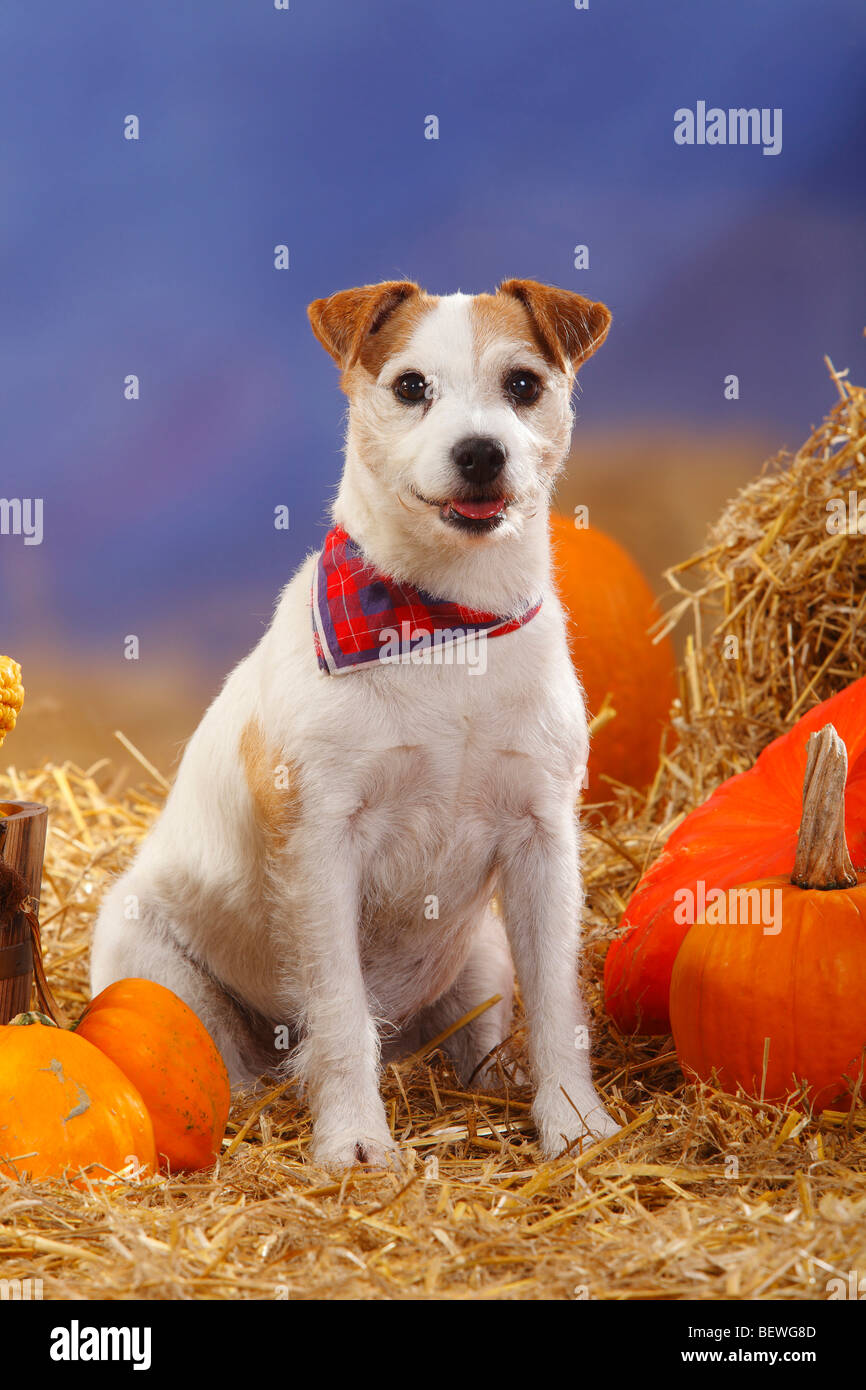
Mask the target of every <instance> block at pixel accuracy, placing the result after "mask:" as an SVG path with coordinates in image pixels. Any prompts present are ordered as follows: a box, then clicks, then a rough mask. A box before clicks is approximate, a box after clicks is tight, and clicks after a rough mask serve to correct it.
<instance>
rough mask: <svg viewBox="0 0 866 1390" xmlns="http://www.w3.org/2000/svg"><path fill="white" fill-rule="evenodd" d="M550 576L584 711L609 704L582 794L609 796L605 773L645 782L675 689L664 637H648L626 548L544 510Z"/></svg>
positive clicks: (652, 613)
mask: <svg viewBox="0 0 866 1390" xmlns="http://www.w3.org/2000/svg"><path fill="white" fill-rule="evenodd" d="M550 540H551V546H552V552H553V564H554V577H555V580H556V587H557V590H558V592H559V597H560V599H561V600H562V604H563V607H564V608H565V612H566V617H567V619H568V625H569V638H570V641H571V657H572V661H573V662H574V667H575V670H576V671H577V673H578V675H579V676H580V679H581V683H582V685H583V688H584V691H585V692H586V702H587V705H588V708H589V713H590V715H591V716H595V715H598V714H599V713H600V712H601V709H602V706H603V705H604V702H605V699H606V698H607V697H609V703H608V707H609V708H612V709H613V710H614V711H615V714H614V717H613V718H611V719H610V720H609V722H607V723H604V724H601V725H600V726H599V727H598V728H597V730H596V731H595V732H594V733H593V736H592V742H591V745H590V754H589V769H588V772H589V778H588V787H587V792H586V797H587V800H588V801H608V800H610V797H611V786H610V783H609V782H606V781H605V780H604V778H605V776H607V777H611V778H613V779H614V780H615V781H617V782H625V783H626V784H627V785H628V786H630V787H645V786H648V785H649V783H650V782H651V781H652V779H653V777H654V776H655V771H656V767H657V765H658V757H659V744H660V743H661V736H662V730H663V728H664V726H665V725H666V724H667V721H668V715H669V712H670V707H671V702H672V701H673V698H674V695H675V694H676V674H675V660H674V650H673V646H672V644H671V641H670V638H668V637H665V638H663V639H662V641H661V642H658V643H655V644H654V643H653V640H652V638H651V637H650V636H649V633H648V628H649V627H650V626H651V625H652V624H653V623H654V622H655V620H656V619H657V618H658V616H659V612H658V608H657V606H656V601H655V599H654V597H653V593H652V590H651V589H650V586H649V584H648V583H647V581H646V580H645V579H644V577H643V575H642V573H641V571H640V570H639V568H638V566H637V565H636V564H635V562H634V560H633V559H632V558H631V556H630V555H629V554H628V552H627V551H626V550H624V549H623V547H622V546H621V545H620V544H619V543H618V542H617V541H615V540H613V539H612V537H610V536H607V535H605V533H604V532H603V531H599V530H597V529H596V528H595V527H594V526H590V527H587V528H585V529H582V530H579V529H578V528H577V527H576V526H575V525H574V521H573V520H572V519H571V518H570V517H565V516H559V515H557V514H556V513H551V517H550Z"/></svg>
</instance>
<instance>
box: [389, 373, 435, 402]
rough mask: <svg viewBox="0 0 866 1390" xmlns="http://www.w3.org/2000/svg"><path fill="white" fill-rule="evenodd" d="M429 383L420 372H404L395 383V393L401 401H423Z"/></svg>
mask: <svg viewBox="0 0 866 1390" xmlns="http://www.w3.org/2000/svg"><path fill="white" fill-rule="evenodd" d="M426 390H427V382H426V381H425V380H424V378H423V376H422V375H421V373H420V372H404V373H403V375H402V376H398V378H397V380H396V381H395V382H394V392H395V394H396V395H398V396H399V397H400V400H401V401H423V399H424V393H425V391H426Z"/></svg>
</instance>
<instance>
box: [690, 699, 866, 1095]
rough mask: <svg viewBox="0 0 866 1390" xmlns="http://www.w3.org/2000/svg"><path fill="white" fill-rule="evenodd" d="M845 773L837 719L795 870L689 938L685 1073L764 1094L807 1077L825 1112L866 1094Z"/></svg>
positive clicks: (808, 783)
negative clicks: (748, 906) (846, 827)
mask: <svg viewBox="0 0 866 1390" xmlns="http://www.w3.org/2000/svg"><path fill="white" fill-rule="evenodd" d="M846 771H847V756H846V752H845V745H844V743H843V742H842V740H841V739H840V738H839V736H838V734H837V733H836V731H835V729H834V728H833V726H832V725H831V724H828V725H827V727H826V728H825V729H823V730H822V731H821V733H820V734H819V733H815V734H813V735H812V736H811V738H810V740H809V757H808V763H807V769H806V775H805V779H804V792H803V817H802V824H801V828H800V835H799V840H798V845H797V855H796V861H795V866H794V872H793V874H792V875H791V877H789V878H786V877H782V876H777V877H773V878H768V879H764V880H762V881H758V882H756V883H750V884H747V885H745V887H744V888H741V889H740V890H739V891H738V892H737V893H736V895H734V894H733V893H730V892H729V893H728V894H727V897H726V901H727V903H728V904H729V906H728V907H726V908H725V910H724V911H723V912H721V913H720V912H719V910H718V907H719V904H714V907H715V908H716V910H715V911H714V913H713V918H714V920H712V921H711V920H710V913H709V912H708V913H707V914H706V920H705V921H702V922H698V923H696V924H695V925H694V926H693V927H692V928H691V930H690V931H689V933H688V935H687V936H686V939H685V941H684V942H683V944H682V946H681V948H680V951H679V954H678V955H677V958H676V963H675V965H674V969H673V978H672V980H671V993H670V1007H671V1024H672V1027H673V1035H674V1042H675V1044H676V1048H677V1053H678V1055H679V1059H680V1063H681V1065H682V1067H683V1070H684V1072H685V1073H686V1074H690V1073H694V1074H695V1075H697V1076H698V1077H700V1078H701V1079H702V1080H705V1081H706V1080H709V1079H710V1078H711V1077H712V1075H713V1074H714V1073H715V1075H716V1078H717V1080H718V1082H719V1084H720V1085H721V1086H722V1088H723V1089H725V1090H728V1091H735V1090H736V1089H737V1087H742V1089H743V1090H744V1091H746V1092H748V1093H750V1094H751V1095H757V1096H760V1097H762V1098H763V1099H765V1100H781V1099H784V1098H785V1097H786V1096H788V1095H789V1094H790V1093H792V1092H796V1091H797V1090H798V1088H799V1087H800V1086H801V1085H804V1084H805V1094H806V1096H807V1098H808V1100H809V1101H810V1102H811V1104H812V1105H813V1106H814V1107H815V1108H816V1109H820V1108H823V1107H827V1106H834V1105H836V1106H838V1105H840V1104H845V1105H846V1106H847V1105H850V1102H851V1093H852V1092H855V1093H856V1092H858V1091H859V1092H862V1090H863V1085H864V1077H863V1071H864V1063H866V873H861V874H857V873H856V872H855V871H854V869H853V866H852V864H851V859H850V857H849V854H848V849H847V845H846V841H845V825H844V791H845V777H846ZM747 894H748V895H751V896H750V898H747V897H746V896H745V895H747ZM723 901H725V900H723ZM749 903H750V904H751V908H752V910H751V911H748V910H746V912H745V915H746V917H747V920H746V921H742V920H739V919H740V918H741V917H742V916H743V915H744V913H743V910H742V909H743V907H746V905H747V904H749ZM731 909H733V911H732V910H731ZM732 917H735V918H737V920H735V921H732V920H731V919H732Z"/></svg>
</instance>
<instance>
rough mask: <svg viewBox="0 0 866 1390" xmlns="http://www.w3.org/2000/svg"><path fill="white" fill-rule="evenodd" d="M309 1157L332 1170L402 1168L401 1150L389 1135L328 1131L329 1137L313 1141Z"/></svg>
mask: <svg viewBox="0 0 866 1390" xmlns="http://www.w3.org/2000/svg"><path fill="white" fill-rule="evenodd" d="M310 1157H311V1158H312V1160H313V1162H314V1163H317V1164H318V1165H319V1167H320V1168H326V1169H327V1170H328V1172H329V1173H345V1172H346V1171H347V1169H349V1168H355V1167H359V1166H363V1167H365V1168H385V1169H391V1170H392V1171H393V1172H399V1171H400V1170H401V1168H402V1166H403V1165H402V1160H401V1157H400V1150H399V1149H398V1147H397V1145H396V1144H395V1143H394V1141H393V1139H392V1138H391V1136H390V1135H388V1137H387V1138H385V1137H384V1136H378V1137H375V1138H374V1137H372V1136H369V1135H360V1136H359V1135H357V1134H355V1133H354V1132H353V1133H351V1134H348V1135H334V1134H329V1135H328V1136H327V1138H324V1139H321V1140H318V1139H314V1140H313V1146H312V1149H311V1151H310Z"/></svg>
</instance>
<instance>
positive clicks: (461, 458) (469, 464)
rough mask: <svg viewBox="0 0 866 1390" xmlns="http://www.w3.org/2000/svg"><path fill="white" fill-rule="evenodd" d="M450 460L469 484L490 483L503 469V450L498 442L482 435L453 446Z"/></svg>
mask: <svg viewBox="0 0 866 1390" xmlns="http://www.w3.org/2000/svg"><path fill="white" fill-rule="evenodd" d="M452 458H453V459H454V462H455V463H456V465H457V467H458V468H459V469H460V472H461V473H462V474H463V476H464V478H465V479H466V480H467V482H470V483H492V482H493V479H494V478H495V477H497V476H498V475H499V474H500V473H501V472H502V470H503V468H504V467H505V450H504V449H503V447H502V445H501V444H500V443H499V440H498V439H491V438H489V436H488V435H484V434H474V435H470V437H469V438H468V439H461V441H460V443H459V444H455V445H454V448H453V450H452Z"/></svg>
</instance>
